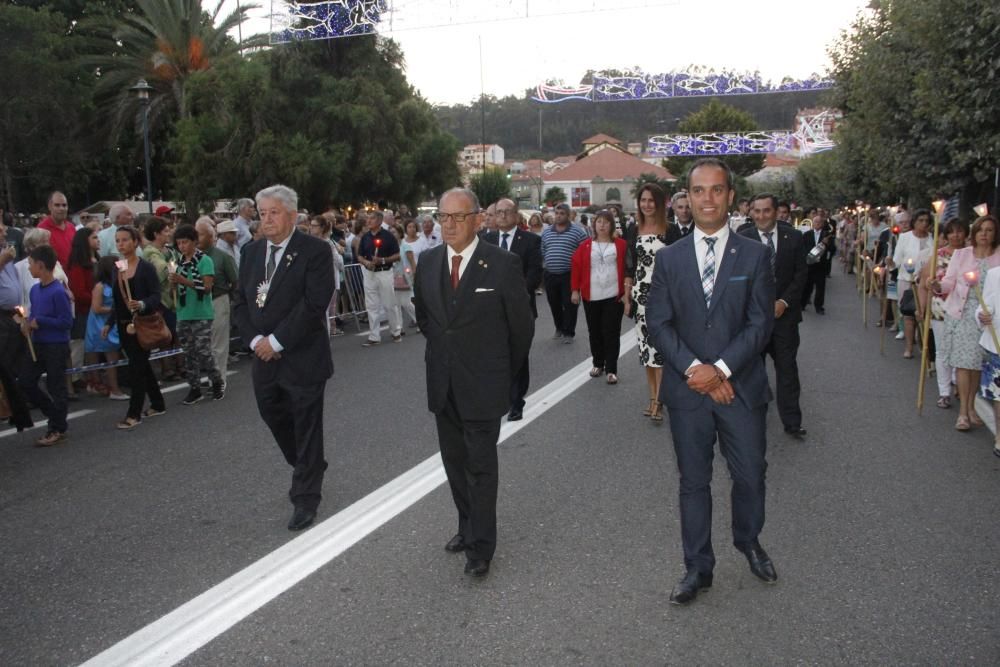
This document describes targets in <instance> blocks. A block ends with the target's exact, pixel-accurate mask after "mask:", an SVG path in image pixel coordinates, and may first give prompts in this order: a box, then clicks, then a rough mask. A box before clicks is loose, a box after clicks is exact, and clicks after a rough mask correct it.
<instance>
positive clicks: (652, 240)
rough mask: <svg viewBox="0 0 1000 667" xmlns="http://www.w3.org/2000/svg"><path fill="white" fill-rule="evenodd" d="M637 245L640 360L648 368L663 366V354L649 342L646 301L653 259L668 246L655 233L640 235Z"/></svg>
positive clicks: (634, 291)
mask: <svg viewBox="0 0 1000 667" xmlns="http://www.w3.org/2000/svg"><path fill="white" fill-rule="evenodd" d="M637 241H638V242H637V243H636V247H635V284H633V285H632V303H633V304H634V308H635V335H636V338H638V340H639V362H640V363H641V364H642V365H643V366H646V367H648V368H662V367H663V355H662V354H660V353H659V352H657V351H656V348H654V347H653V346H652V345H651V344H650V342H649V330H648V329H647V328H646V303H647V302H648V300H649V287H650V285H651V284H652V282H653V260H654V258H655V256H656V253H657V252H659V251H660V249H661V248H665V247H667V246H666V244H665V243H663V241H661V240H660V237H658V236H656V235H655V234H644V235H641V236H639V237H638V239H637Z"/></svg>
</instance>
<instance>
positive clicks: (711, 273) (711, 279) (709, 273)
mask: <svg viewBox="0 0 1000 667" xmlns="http://www.w3.org/2000/svg"><path fill="white" fill-rule="evenodd" d="M717 240H718V239H715V238H712V237H711V236H706V237H705V243H707V244H708V252H706V253H705V270H704V271H702V272H701V289H702V290H704V292H705V305H706V306H710V305H712V290H713V289H714V288H715V242H716V241H717Z"/></svg>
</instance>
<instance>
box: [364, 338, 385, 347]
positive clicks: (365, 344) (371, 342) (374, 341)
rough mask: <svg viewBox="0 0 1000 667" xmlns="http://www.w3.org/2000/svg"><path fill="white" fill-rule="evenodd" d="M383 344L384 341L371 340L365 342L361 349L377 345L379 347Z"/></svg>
mask: <svg viewBox="0 0 1000 667" xmlns="http://www.w3.org/2000/svg"><path fill="white" fill-rule="evenodd" d="M381 342H382V341H378V340H372V339H371V338H369V339H368V340H366V341H365V342H363V343H361V347H375V346H376V345H378V344H379V343H381Z"/></svg>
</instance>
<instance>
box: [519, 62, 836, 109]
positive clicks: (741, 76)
mask: <svg viewBox="0 0 1000 667" xmlns="http://www.w3.org/2000/svg"><path fill="white" fill-rule="evenodd" d="M593 80H594V83H593V84H580V85H577V86H563V85H548V84H545V83H542V84H539V85H538V87H537V88H536V94H535V96H534V97H532V99H533V100H535V101H536V102H546V103H550V104H552V103H557V102H565V101H566V100H572V99H584V100H588V101H590V102H628V101H635V100H658V99H671V98H675V97H699V96H706V95H710V96H719V95H760V94H764V93H788V92H802V91H809V90H826V89H827V88H832V87H833V80H832V79H829V78H824V77H821V76H820V75H818V74H813V75H812V76H810V77H808V78H805V79H795V78H792V77H784V78H783V79H782V80H781V81H780V82H779V83H772V82H771V81H764V80H763V79H762V78H761V76H760V73H759V72H753V73H739V72H733V71H730V70H724V71H723V72H722V73H716V72H715V70H707V71H705V70H704V68H701V67H692V68H691V69H690V70H689V71H684V72H667V73H665V74H645V73H643V72H641V71H638V70H636V71H632V72H626V73H624V74H621V75H611V74H608V73H607V72H597V73H596V74H594V77H593Z"/></svg>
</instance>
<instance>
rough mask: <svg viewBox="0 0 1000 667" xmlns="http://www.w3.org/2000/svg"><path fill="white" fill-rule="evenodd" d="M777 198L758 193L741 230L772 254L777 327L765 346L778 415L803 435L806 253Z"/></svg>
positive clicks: (788, 430) (788, 429)
mask: <svg viewBox="0 0 1000 667" xmlns="http://www.w3.org/2000/svg"><path fill="white" fill-rule="evenodd" d="M776 213H777V199H776V198H775V196H774V195H770V194H759V195H757V196H755V197H754V198H753V199H752V200H751V202H750V217H751V218H752V220H753V224H751V225H750V227H746V226H744V227H742V228H741V231H740V233H741V234H743V235H744V236H746V237H747V238H750V239H754V240H756V241H760V242H761V243H763V244H764V245H765V246H767V248H768V254H769V255H770V256H771V257H772V258H773V259H772V263H771V267H772V270H773V271H774V283H775V294H776V295H777V297H778V298H777V300H776V301H775V302H774V331H772V332H771V340H770V341H769V342H768V344H767V348H766V349H765V350H764V354H765V355H767V354H770V355H771V358H772V359H773V360H774V377H775V384H776V385H777V389H778V391H777V392H776V393H777V396H776V402H777V404H778V415H779V416H780V417H781V423H782V424H783V425H784V427H785V433H788V434H789V435H792V436H795V437H797V438H802V437H804V436H805V434H806V430H805V429H804V428H802V409H801V408H800V407H799V393H800V385H799V366H798V362H797V360H796V357H797V356H798V353H799V322H801V321H802V308H801V307H800V305H799V299H801V298H802V289H803V287H804V286H805V282H806V255H805V252H804V251H803V249H802V233H801V232H799V231H798V230H796V229H794V228H792V227H791V226H790V225H784V224H778V223H777V220H776V217H775V215H776Z"/></svg>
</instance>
